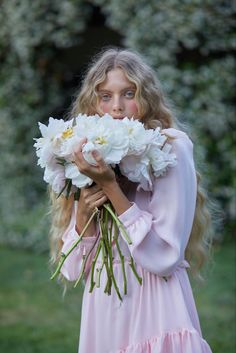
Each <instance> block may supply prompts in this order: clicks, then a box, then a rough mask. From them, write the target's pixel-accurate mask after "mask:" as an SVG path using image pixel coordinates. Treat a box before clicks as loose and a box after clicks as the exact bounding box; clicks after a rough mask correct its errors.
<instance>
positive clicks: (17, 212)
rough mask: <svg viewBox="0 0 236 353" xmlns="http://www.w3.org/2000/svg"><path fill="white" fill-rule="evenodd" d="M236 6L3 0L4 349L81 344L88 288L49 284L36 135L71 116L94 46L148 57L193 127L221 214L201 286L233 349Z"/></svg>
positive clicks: (0, 189) (69, 348)
mask: <svg viewBox="0 0 236 353" xmlns="http://www.w3.org/2000/svg"><path fill="white" fill-rule="evenodd" d="M235 12H236V7H235V5H234V4H233V2H231V1H223V0H222V1H220V0H207V1H204V0H192V1H188V0H183V1H180V0H167V1H165V2H164V1H160V0H149V1H146V0H145V1H144V0H126V1H119V0H106V1H105V0H94V1H82V0H63V1H62V0H58V1H56V0H51V1H46V0H35V1H33V2H32V1H30V0H21V1H19V0H2V1H1V3H0V62H1V66H0V136H1V138H0V151H1V163H0V195H1V198H0V200H1V201H0V202H1V205H0V252H1V254H0V281H1V291H0V351H1V352H6V351H7V352H10V353H11V352H14V353H20V352H26V353H27V352H30V353H31V352H33V353H34V352H51V353H54V352H57V353H60V352H61V353H63V352H65V353H67V352H76V350H77V342H78V335H79V321H80V320H79V319H80V305H81V294H82V288H80V289H76V290H69V291H68V293H67V294H66V296H65V298H64V300H63V298H62V289H61V288H60V287H59V286H58V285H57V284H56V283H50V282H49V275H50V271H49V266H48V258H49V256H48V243H49V242H48V227H49V219H48V216H47V211H48V206H49V205H48V200H47V193H46V185H45V184H44V183H43V181H42V175H43V171H42V170H40V168H39V167H38V166H37V160H36V156H35V151H34V149H33V138H34V137H39V131H38V126H37V122H38V121H40V122H47V120H48V118H49V116H53V117H54V118H61V117H63V116H65V115H66V113H67V112H68V110H69V108H70V105H71V102H72V100H73V97H74V96H75V95H76V91H77V90H78V88H79V86H80V81H81V77H82V76H83V73H84V70H85V69H86V65H87V63H88V61H89V60H90V58H91V55H93V54H95V53H97V52H98V51H99V50H100V49H101V48H102V47H104V46H107V45H117V46H120V47H129V48H133V49H135V50H138V51H139V52H140V53H142V54H143V55H144V56H146V58H147V60H148V62H149V63H150V64H151V65H152V66H153V67H154V68H155V69H156V70H157V73H158V76H159V78H160V81H161V83H162V85H163V88H164V91H165V92H166V94H167V96H168V98H169V99H170V100H171V101H172V103H173V106H174V109H175V112H176V115H177V116H178V117H179V119H180V121H181V122H183V123H185V124H187V125H188V126H190V128H191V132H190V134H191V137H192V138H193V140H194V141H195V154H196V155H195V157H196V161H197V167H198V169H199V170H200V171H201V173H202V175H203V182H204V184H205V187H206V188H207V190H208V193H209V197H210V199H213V200H214V201H215V204H216V205H217V212H216V217H215V218H216V221H217V218H218V217H220V218H221V222H218V223H217V222H216V227H215V233H214V260H213V263H212V264H211V265H210V267H209V268H208V270H207V271H206V272H207V281H206V284H205V285H204V286H203V287H199V286H198V285H196V284H195V282H193V288H194V293H195V297H196V302H197V305H198V310H199V313H200V317H201V323H202V328H203V333H204V336H205V337H206V339H207V340H208V341H209V343H210V345H211V346H212V349H213V352H215V353H231V352H232V353H233V352H234V351H235V349H236V344H235V338H234V332H235V306H236V305H235V304H236V303H235V219H236V216H235V213H236V212H235V204H236V202H235V201H236V195H235V184H236V182H235V181H236V176H235V175H236V173H235V169H236V168H235V167H236V158H235V157H236V156H235V125H236V119H235V105H234V100H235V59H234V54H235V48H236V38H235V34H234V33H235V21H234V18H235ZM195 287H196V288H195ZM196 353H197V352H196Z"/></svg>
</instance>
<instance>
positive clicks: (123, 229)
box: [103, 203, 132, 245]
mask: <svg viewBox="0 0 236 353" xmlns="http://www.w3.org/2000/svg"><path fill="white" fill-rule="evenodd" d="M103 207H105V208H106V209H107V211H108V212H109V213H110V214H111V216H112V218H113V220H114V221H115V223H116V224H117V226H118V228H119V229H120V230H121V231H122V233H123V236H124V238H125V240H126V241H127V243H128V244H129V245H131V244H132V241H131V239H130V237H129V234H128V233H127V231H126V229H125V227H124V225H123V223H122V222H121V221H120V220H119V218H118V217H117V216H116V214H115V213H114V212H113V211H112V209H111V207H110V205H109V204H107V203H105V204H104V205H103Z"/></svg>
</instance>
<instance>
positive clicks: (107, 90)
mask: <svg viewBox="0 0 236 353" xmlns="http://www.w3.org/2000/svg"><path fill="white" fill-rule="evenodd" d="M129 89H130V90H136V87H135V85H132V86H127V87H125V88H123V89H122V90H121V91H120V92H123V91H126V90H129ZM98 92H99V93H103V92H108V93H112V91H110V90H109V89H99V88H98Z"/></svg>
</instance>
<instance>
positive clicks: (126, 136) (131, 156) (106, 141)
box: [34, 114, 177, 195]
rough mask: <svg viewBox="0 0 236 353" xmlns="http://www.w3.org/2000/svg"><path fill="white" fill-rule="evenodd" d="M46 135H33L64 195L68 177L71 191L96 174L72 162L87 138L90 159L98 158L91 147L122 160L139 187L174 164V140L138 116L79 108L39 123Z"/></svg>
mask: <svg viewBox="0 0 236 353" xmlns="http://www.w3.org/2000/svg"><path fill="white" fill-rule="evenodd" d="M39 129H40V131H41V134H42V137H40V138H38V139H35V140H36V142H35V144H34V147H35V148H36V154H37V156H38V164H39V165H40V166H41V167H42V168H45V172H44V180H45V181H46V182H47V183H49V184H50V185H51V186H52V189H53V190H54V191H55V192H56V193H60V192H61V191H62V190H63V188H65V190H64V191H63V194H64V195H66V192H68V190H66V187H67V183H68V180H71V183H72V188H71V191H70V192H75V191H76V190H77V188H82V187H85V186H89V185H91V184H92V183H93V180H92V179H90V178H89V177H87V176H86V175H84V174H82V173H80V171H79V169H78V167H77V166H76V165H75V164H74V163H72V161H73V160H74V152H75V150H76V148H77V147H78V144H79V143H80V142H81V139H83V138H86V139H87V141H86V142H85V143H84V145H83V148H82V152H83V155H84V158H85V159H86V160H87V161H88V162H89V163H90V164H96V161H95V160H94V158H93V157H92V154H91V152H92V151H94V150H97V151H98V152H99V153H100V154H101V156H102V158H103V159H104V161H105V163H107V164H110V165H111V166H112V167H114V166H115V165H117V164H118V165H119V167H120V171H121V173H122V174H123V175H125V176H126V177H127V178H128V179H129V180H131V181H133V182H136V183H139V188H142V189H143V190H146V191H148V190H152V186H153V180H154V177H159V176H161V175H163V174H164V173H165V172H166V170H167V168H168V167H169V166H174V165H176V163H177V162H176V156H175V154H173V153H171V148H172V146H171V145H170V144H167V143H166V140H167V137H166V136H165V135H163V134H161V131H160V128H157V129H155V130H153V129H149V130H147V129H145V128H144V125H143V124H142V123H141V122H140V121H138V120H137V119H133V118H132V119H128V118H124V119H123V120H116V119H113V118H112V117H111V116H110V115H109V114H105V115H104V116H103V117H100V116H99V115H93V116H87V115H85V114H79V115H78V116H77V117H76V118H74V119H73V120H69V121H64V120H62V119H60V120H58V119H54V118H51V117H50V118H49V123H48V126H46V125H44V124H41V123H39Z"/></svg>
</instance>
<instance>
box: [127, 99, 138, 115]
mask: <svg viewBox="0 0 236 353" xmlns="http://www.w3.org/2000/svg"><path fill="white" fill-rule="evenodd" d="M129 110H130V111H131V112H132V113H133V114H138V105H137V103H136V102H135V101H133V102H130V103H129Z"/></svg>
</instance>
